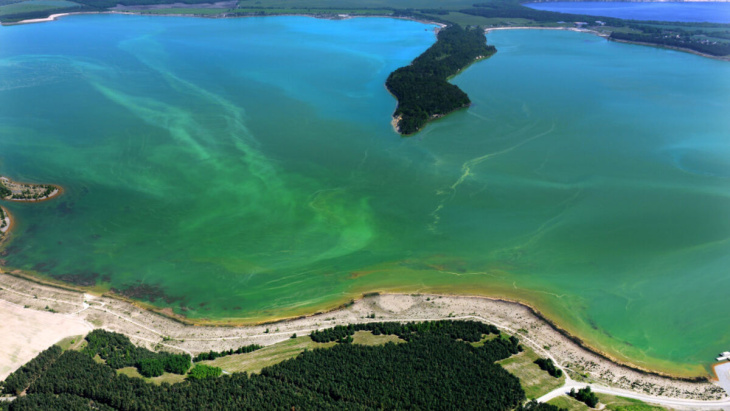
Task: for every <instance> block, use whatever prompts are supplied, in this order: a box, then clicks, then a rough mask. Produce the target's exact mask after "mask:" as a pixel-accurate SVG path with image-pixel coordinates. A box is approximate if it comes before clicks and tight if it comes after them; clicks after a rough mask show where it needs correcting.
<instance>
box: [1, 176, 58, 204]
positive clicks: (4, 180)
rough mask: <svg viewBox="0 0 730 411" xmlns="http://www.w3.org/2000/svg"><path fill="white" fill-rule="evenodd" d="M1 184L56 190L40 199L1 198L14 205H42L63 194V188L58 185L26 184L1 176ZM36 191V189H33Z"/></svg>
mask: <svg viewBox="0 0 730 411" xmlns="http://www.w3.org/2000/svg"><path fill="white" fill-rule="evenodd" d="M0 182H2V183H4V184H5V185H6V186H7V185H19V186H52V187H53V188H54V190H53V191H51V193H50V194H48V195H47V196H45V197H39V198H12V196H11V197H10V198H7V197H6V198H0V201H11V202H14V203H41V202H44V201H48V200H53V199H54V198H56V197H59V196H60V195H61V194H63V187H61V186H59V185H56V184H38V183H25V182H20V181H15V180H13V179H11V178H10V177H6V176H0ZM33 189H35V187H33Z"/></svg>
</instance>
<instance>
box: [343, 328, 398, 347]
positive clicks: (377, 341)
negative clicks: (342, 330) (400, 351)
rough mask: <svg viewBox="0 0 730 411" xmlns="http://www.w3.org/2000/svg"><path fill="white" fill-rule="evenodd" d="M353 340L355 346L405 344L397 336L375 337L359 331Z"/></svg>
mask: <svg viewBox="0 0 730 411" xmlns="http://www.w3.org/2000/svg"><path fill="white" fill-rule="evenodd" d="M352 338H353V341H352V343H353V344H361V345H384V344H386V343H389V342H393V343H396V344H399V343H402V342H405V341H404V340H402V339H400V338H399V337H398V336H397V335H373V333H371V332H370V331H357V332H356V333H355V335H354V336H353V337H352Z"/></svg>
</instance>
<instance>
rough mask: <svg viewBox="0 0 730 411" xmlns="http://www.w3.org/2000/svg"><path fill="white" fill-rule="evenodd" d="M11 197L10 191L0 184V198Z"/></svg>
mask: <svg viewBox="0 0 730 411" xmlns="http://www.w3.org/2000/svg"><path fill="white" fill-rule="evenodd" d="M12 195H13V192H12V191H10V189H9V188H7V187H5V185H3V183H0V198H5V197H10V196H12Z"/></svg>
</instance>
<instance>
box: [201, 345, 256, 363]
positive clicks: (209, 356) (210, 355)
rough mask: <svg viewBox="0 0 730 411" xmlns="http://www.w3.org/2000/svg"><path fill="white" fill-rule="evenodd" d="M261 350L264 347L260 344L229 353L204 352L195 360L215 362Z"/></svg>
mask: <svg viewBox="0 0 730 411" xmlns="http://www.w3.org/2000/svg"><path fill="white" fill-rule="evenodd" d="M261 348H264V347H262V346H260V345H258V344H251V345H246V346H243V347H240V348H238V349H235V350H228V351H213V350H211V351H209V352H204V353H200V354H198V355H196V356H195V358H194V360H195V361H210V360H215V359H216V358H219V357H225V356H227V355H233V354H246V353H249V352H253V351H256V350H259V349H261Z"/></svg>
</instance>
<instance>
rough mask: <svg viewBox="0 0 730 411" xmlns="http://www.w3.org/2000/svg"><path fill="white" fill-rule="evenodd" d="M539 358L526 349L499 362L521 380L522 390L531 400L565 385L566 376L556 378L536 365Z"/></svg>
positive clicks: (533, 352) (529, 349)
mask: <svg viewBox="0 0 730 411" xmlns="http://www.w3.org/2000/svg"><path fill="white" fill-rule="evenodd" d="M538 358H540V356H539V355H537V353H535V351H533V350H532V349H531V348H529V347H525V350H524V351H523V352H521V353H519V354H517V355H514V356H512V357H510V358H507V359H505V360H502V361H499V362H498V364H500V365H501V366H502V367H504V369H505V370H507V371H509V372H510V373H512V374H514V375H515V376H516V377H517V378H519V379H520V384H522V389H524V390H525V394H526V395H527V398H529V399H533V398H539V397H541V396H543V395H545V394H547V393H549V392H550V391H552V390H554V389H556V388H558V387H560V386H562V385H563V384H565V376H562V377H560V378H555V377H551V376H550V374H548V373H547V371H543V370H541V369H540V367H538V366H537V364H535V363H534V361H535V360H536V359H538Z"/></svg>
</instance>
